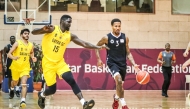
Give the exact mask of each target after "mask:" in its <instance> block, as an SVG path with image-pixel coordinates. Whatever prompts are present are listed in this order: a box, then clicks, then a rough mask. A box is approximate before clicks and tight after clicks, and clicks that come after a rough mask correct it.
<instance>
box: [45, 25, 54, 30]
mask: <svg viewBox="0 0 190 109" xmlns="http://www.w3.org/2000/svg"><path fill="white" fill-rule="evenodd" d="M52 27H53V25H45V26H44V27H43V30H44V31H49V30H50V28H52Z"/></svg>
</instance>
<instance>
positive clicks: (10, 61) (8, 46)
mask: <svg viewBox="0 0 190 109" xmlns="http://www.w3.org/2000/svg"><path fill="white" fill-rule="evenodd" d="M11 48H12V45H11V44H8V45H7V51H6V53H7V54H8V53H9V51H10V49H11ZM11 63H12V59H10V58H9V57H7V68H9V67H10V65H11Z"/></svg>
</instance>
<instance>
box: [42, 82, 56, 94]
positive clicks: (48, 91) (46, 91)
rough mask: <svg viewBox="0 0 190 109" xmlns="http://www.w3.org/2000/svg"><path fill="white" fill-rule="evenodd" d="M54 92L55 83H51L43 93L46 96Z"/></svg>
mask: <svg viewBox="0 0 190 109" xmlns="http://www.w3.org/2000/svg"><path fill="white" fill-rule="evenodd" d="M55 92H56V83H55V84H53V85H51V86H48V89H46V90H45V91H44V94H45V95H46V96H48V95H52V94H54V93H55Z"/></svg>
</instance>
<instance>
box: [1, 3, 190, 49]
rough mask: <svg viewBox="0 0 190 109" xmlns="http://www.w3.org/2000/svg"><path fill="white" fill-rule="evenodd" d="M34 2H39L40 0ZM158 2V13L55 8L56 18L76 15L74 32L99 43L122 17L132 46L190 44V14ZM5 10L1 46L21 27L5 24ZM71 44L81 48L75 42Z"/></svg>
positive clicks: (35, 39)
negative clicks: (60, 10)
mask: <svg viewBox="0 0 190 109" xmlns="http://www.w3.org/2000/svg"><path fill="white" fill-rule="evenodd" d="M23 1H25V0H23ZM32 2H36V3H38V2H37V0H33V1H32ZM23 4H24V3H23ZM155 5H156V6H155V12H156V13H155V14H141V13H96V12H93V13H90V12H52V16H53V21H52V22H53V24H57V25H59V18H60V17H61V16H62V15H63V14H69V15H71V16H72V17H73V23H72V26H71V32H72V33H74V34H77V35H78V37H80V38H81V39H83V40H86V41H89V42H91V43H93V44H96V43H97V41H98V40H99V39H100V38H101V37H102V36H104V35H106V34H107V33H108V32H110V31H111V24H110V22H111V20H112V19H113V18H120V19H121V21H122V32H125V33H126V34H127V36H128V37H129V39H130V43H129V45H130V47H131V48H151V49H152V48H164V45H165V43H167V42H169V43H170V44H171V48H175V49H184V48H186V45H187V43H188V41H189V40H190V29H189V28H190V16H189V15H171V0H156V3H155ZM22 7H24V6H22ZM30 7H32V4H31V5H30ZM44 13H45V12H40V15H41V16H38V18H39V19H41V18H42V17H43V14H44ZM3 14H4V12H0V25H1V26H0V34H1V36H0V49H2V48H3V47H4V46H5V45H6V44H7V43H9V37H10V36H11V35H15V32H16V28H17V26H12V25H4V23H3ZM13 14H14V13H13ZM33 27H34V28H35V27H42V26H33ZM41 39H42V36H33V35H30V41H32V42H37V43H40V42H41ZM68 47H69V48H80V47H79V46H77V45H75V44H73V43H71V44H70V45H69V46H68Z"/></svg>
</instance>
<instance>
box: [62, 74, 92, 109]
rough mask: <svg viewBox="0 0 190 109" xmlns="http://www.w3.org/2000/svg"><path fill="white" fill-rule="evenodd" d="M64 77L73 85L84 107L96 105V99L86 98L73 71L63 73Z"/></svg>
mask: <svg viewBox="0 0 190 109" xmlns="http://www.w3.org/2000/svg"><path fill="white" fill-rule="evenodd" d="M62 78H63V79H64V80H65V81H66V82H67V83H68V84H69V85H70V86H71V88H72V90H73V92H74V94H75V95H76V96H77V97H78V99H79V100H80V102H81V104H82V106H83V109H92V107H93V106H94V105H95V102H94V100H90V101H85V100H84V98H83V95H82V92H81V90H80V88H79V87H78V85H77V83H76V81H75V80H74V78H73V75H72V73H71V71H68V72H65V73H63V74H62Z"/></svg>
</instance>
